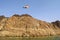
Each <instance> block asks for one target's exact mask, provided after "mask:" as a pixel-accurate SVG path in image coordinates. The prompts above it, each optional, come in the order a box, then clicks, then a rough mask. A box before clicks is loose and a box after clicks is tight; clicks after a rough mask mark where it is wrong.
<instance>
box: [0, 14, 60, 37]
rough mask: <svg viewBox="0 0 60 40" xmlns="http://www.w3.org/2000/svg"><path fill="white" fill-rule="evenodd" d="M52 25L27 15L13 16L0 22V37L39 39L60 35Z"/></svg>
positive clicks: (59, 29)
mask: <svg viewBox="0 0 60 40" xmlns="http://www.w3.org/2000/svg"><path fill="white" fill-rule="evenodd" d="M59 31H60V28H58V27H57V26H56V25H54V24H52V23H48V22H45V21H41V20H37V19H35V18H33V17H32V16H30V15H28V14H24V15H16V14H15V15H13V16H12V17H9V18H4V19H3V20H2V21H1V22H0V36H20V37H23V36H25V37H29V36H31V37H40V36H48V35H50V36H51V35H58V34H60V32H59Z"/></svg>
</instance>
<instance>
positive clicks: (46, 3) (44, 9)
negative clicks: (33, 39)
mask: <svg viewBox="0 0 60 40" xmlns="http://www.w3.org/2000/svg"><path fill="white" fill-rule="evenodd" d="M25 4H29V5H30V8H29V9H24V8H23V6H24V5H25ZM26 13H27V14H29V15H32V16H33V17H34V18H37V19H39V20H44V21H47V22H50V21H55V20H60V0H0V15H5V16H6V17H9V16H12V15H13V14H19V15H21V14H26Z"/></svg>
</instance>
